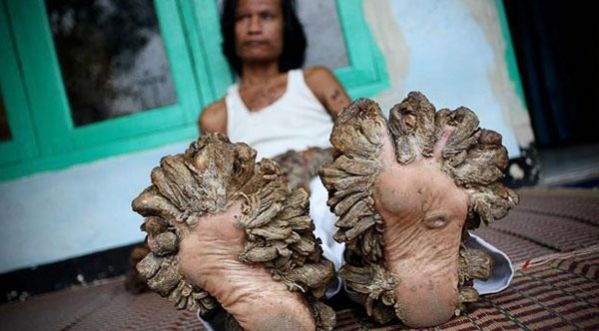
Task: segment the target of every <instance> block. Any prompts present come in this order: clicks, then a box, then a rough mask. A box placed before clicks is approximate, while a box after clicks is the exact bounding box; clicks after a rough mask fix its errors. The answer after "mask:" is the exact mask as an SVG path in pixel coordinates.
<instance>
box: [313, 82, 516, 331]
mask: <svg viewBox="0 0 599 331" xmlns="http://www.w3.org/2000/svg"><path fill="white" fill-rule="evenodd" d="M331 143H332V144H333V146H334V147H335V149H336V151H337V154H336V156H335V159H334V160H333V161H332V162H330V163H328V164H325V166H324V167H323V168H322V169H321V171H320V175H321V179H322V181H323V183H324V185H325V186H326V187H327V189H328V190H329V201H328V204H329V206H331V210H333V211H334V212H335V213H336V214H337V215H338V216H339V220H338V221H337V223H336V225H337V227H338V231H337V233H336V234H335V239H336V240H338V241H340V242H345V243H346V247H347V251H346V262H347V264H346V265H345V266H344V267H342V269H341V270H340V276H341V277H342V278H344V279H345V281H346V282H347V285H348V287H349V288H350V289H351V290H353V291H355V292H357V293H358V294H359V295H360V296H361V298H362V300H363V303H364V305H365V307H366V310H367V313H368V314H369V315H371V316H372V317H373V318H374V319H375V320H376V321H377V322H379V323H386V322H388V321H391V320H392V319H394V318H396V317H397V318H399V319H400V320H401V321H402V322H403V323H404V324H406V325H408V326H410V327H428V326H435V325H439V324H442V323H444V322H446V321H447V320H449V319H450V318H451V317H452V316H453V315H454V314H459V312H460V310H461V309H462V308H463V304H465V303H467V302H473V301H476V300H478V293H476V290H474V288H473V287H472V281H473V280H474V279H486V278H488V276H489V274H490V271H491V268H492V264H491V259H490V257H489V256H487V255H486V254H484V253H483V252H481V251H477V250H471V249H468V248H466V247H465V246H463V245H461V241H462V240H464V239H465V238H467V236H468V233H467V232H466V231H465V230H467V229H472V228H476V227H477V226H478V225H479V224H480V221H481V220H482V221H484V222H491V221H494V220H495V219H499V218H501V217H503V216H505V214H506V213H507V211H508V210H509V208H511V207H513V206H514V205H515V204H516V203H517V201H518V197H517V195H515V193H514V192H512V191H511V190H509V189H507V188H506V187H504V186H503V184H502V183H501V179H502V177H503V171H504V170H505V167H506V166H507V160H508V159H507V153H506V150H505V148H504V147H503V146H502V145H501V136H500V135H499V134H497V133H495V132H493V131H489V130H484V129H480V128H478V119H477V118H476V116H475V115H474V113H472V112H471V111H470V110H468V109H466V108H459V109H457V110H454V111H450V110H447V109H444V110H440V111H438V112H436V111H435V108H434V106H433V105H432V104H430V103H429V102H428V100H427V99H426V98H425V97H424V96H423V95H422V94H420V93H416V92H412V93H410V94H409V95H408V97H407V98H406V99H405V100H404V101H402V102H401V103H400V104H398V105H396V106H395V107H393V108H392V109H391V112H390V118H389V120H388V121H387V120H386V119H385V118H384V117H383V116H382V114H381V111H380V109H379V107H378V105H377V104H376V103H374V102H372V101H370V100H365V99H362V100H358V101H356V102H354V103H353V104H352V105H350V106H349V107H348V108H346V109H345V110H344V111H343V113H341V115H340V116H339V118H338V120H337V121H336V123H335V127H334V129H333V133H332V134H331Z"/></svg>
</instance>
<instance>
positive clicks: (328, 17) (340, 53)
mask: <svg viewBox="0 0 599 331" xmlns="http://www.w3.org/2000/svg"><path fill="white" fill-rule="evenodd" d="M297 7H298V8H297V9H298V16H299V18H300V20H301V22H302V24H303V25H304V29H305V30H306V36H307V38H308V50H307V52H306V67H309V66H314V65H324V66H326V67H329V68H331V69H336V68H343V67H347V66H348V65H349V64H348V59H347V49H346V47H345V39H344V37H343V33H342V30H341V22H339V16H338V14H337V5H336V0H319V1H313V0H299V1H297Z"/></svg>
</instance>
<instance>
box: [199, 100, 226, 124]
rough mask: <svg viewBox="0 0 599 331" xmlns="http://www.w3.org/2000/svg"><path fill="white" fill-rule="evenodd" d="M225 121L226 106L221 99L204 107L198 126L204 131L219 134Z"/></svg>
mask: <svg viewBox="0 0 599 331" xmlns="http://www.w3.org/2000/svg"><path fill="white" fill-rule="evenodd" d="M226 120H227V104H226V103H225V99H224V98H223V99H219V100H217V101H215V102H213V103H211V104H209V105H208V106H206V107H204V109H203V110H202V114H201V115H200V118H199V123H198V124H199V125H200V128H203V129H205V130H208V131H217V132H221V131H222V130H223V126H224V125H226ZM224 127H226V126H224Z"/></svg>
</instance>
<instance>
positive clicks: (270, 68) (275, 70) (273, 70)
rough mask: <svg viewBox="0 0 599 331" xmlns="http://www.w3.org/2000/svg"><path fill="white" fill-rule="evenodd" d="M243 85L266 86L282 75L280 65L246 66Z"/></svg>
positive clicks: (243, 68) (242, 77)
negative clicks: (265, 84)
mask: <svg viewBox="0 0 599 331" xmlns="http://www.w3.org/2000/svg"><path fill="white" fill-rule="evenodd" d="M242 72H243V75H242V76H241V84H242V85H245V84H251V85H255V84H264V83H267V82H269V81H271V80H272V79H273V78H276V77H278V76H280V75H281V72H280V71H279V65H278V63H276V62H274V63H270V64H266V65H265V64H262V63H260V64H244V65H243V67H242Z"/></svg>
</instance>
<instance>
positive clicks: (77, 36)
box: [46, 0, 177, 126]
mask: <svg viewBox="0 0 599 331" xmlns="http://www.w3.org/2000/svg"><path fill="white" fill-rule="evenodd" d="M46 5H47V10H48V17H49V19H50V24H51V27H52V35H53V38H54V44H55V46H56V53H57V55H58V60H59V63H60V67H61V71H62V78H63V81H64V85H65V88H66V91H67V95H68V98H69V104H70V109H71V116H72V117H73V123H75V125H76V126H81V125H85V124H89V123H94V122H98V121H103V120H106V119H110V118H114V117H118V116H123V115H127V114H132V113H137V112H140V111H145V110H148V109H152V108H157V107H161V106H166V105H170V104H174V103H176V101H177V98H176V93H175V88H174V85H173V80H172V77H171V73H170V70H169V64H168V61H167V58H166V53H165V50H164V45H163V41H162V37H161V36H160V31H159V27H158V19H157V16H156V11H155V9H154V6H153V3H152V0H127V1H122V0H47V1H46Z"/></svg>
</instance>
